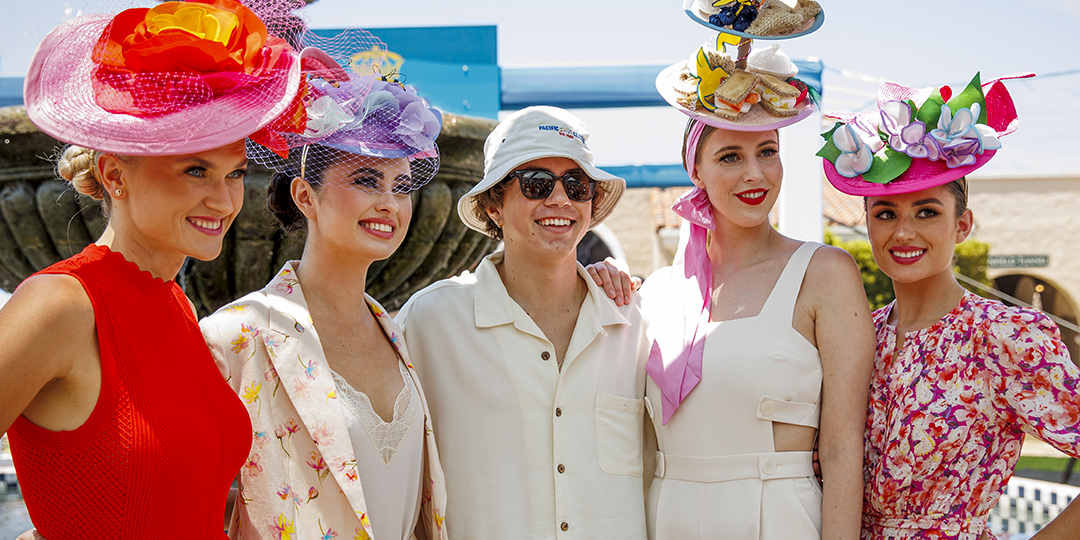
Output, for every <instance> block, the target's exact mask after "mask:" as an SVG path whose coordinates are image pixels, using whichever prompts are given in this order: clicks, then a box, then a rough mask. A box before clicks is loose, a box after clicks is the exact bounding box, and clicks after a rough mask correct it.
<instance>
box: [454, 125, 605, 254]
mask: <svg viewBox="0 0 1080 540" xmlns="http://www.w3.org/2000/svg"><path fill="white" fill-rule="evenodd" d="M588 140H589V131H588V128H586V127H585V123H584V122H582V121H581V120H580V119H579V118H578V117H576V116H574V115H572V114H570V113H569V112H567V111H565V110H563V109H559V108H557V107H528V108H525V109H522V110H520V111H518V112H516V113H514V114H512V115H510V116H507V117H506V118H505V119H503V121H502V122H499V125H497V126H495V129H494V130H493V131H492V132H491V134H490V135H488V138H487V141H486V142H485V143H484V179H483V180H481V181H480V183H479V184H476V186H475V187H473V188H472V189H471V190H469V192H468V193H466V194H465V195H464V196H462V197H461V199H460V200H458V205H457V211H458V216H459V217H460V218H461V221H463V222H464V223H465V225H468V226H469V228H470V229H473V230H475V231H479V232H482V233H484V234H487V223H485V222H483V221H481V220H480V219H478V218H477V217H476V214H475V213H474V212H473V209H474V208H476V196H477V195H479V194H480V193H483V192H485V191H487V190H489V189H491V187H492V186H494V185H495V184H498V183H499V182H501V181H502V180H503V179H504V178H506V176H507V175H508V174H510V173H511V172H512V171H513V170H514V169H516V168H517V167H519V166H521V165H522V164H524V163H528V162H530V161H532V160H534V159H540V158H546V157H564V158H570V159H572V160H574V161H575V162H577V164H578V165H579V166H581V168H582V169H583V170H584V171H585V173H586V174H588V175H589V178H592V179H593V180H596V181H597V182H599V183H600V184H601V185H602V186H603V190H604V197H603V199H602V200H601V201H600V204H599V206H596V207H595V208H594V210H593V215H592V221H591V223H590V225H589V228H590V229H591V228H593V227H595V226H597V225H599V224H600V223H601V222H603V221H604V219H605V218H607V217H608V215H610V214H611V211H612V210H614V209H615V204H616V203H618V202H619V198H621V197H622V194H623V190H625V189H626V181H625V180H623V179H622V178H619V177H618V176H615V175H613V174H610V173H607V172H604V171H603V170H600V169H598V168H596V166H595V165H593V155H592V151H591V150H589V145H588V143H587V141H588Z"/></svg>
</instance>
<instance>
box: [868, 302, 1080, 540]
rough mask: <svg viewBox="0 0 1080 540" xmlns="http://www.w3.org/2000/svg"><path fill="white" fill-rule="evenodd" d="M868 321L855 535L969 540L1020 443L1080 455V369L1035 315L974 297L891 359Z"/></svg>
mask: <svg viewBox="0 0 1080 540" xmlns="http://www.w3.org/2000/svg"><path fill="white" fill-rule="evenodd" d="M892 308H893V305H892V304H890V305H889V306H886V307H884V308H881V309H879V310H877V311H876V312H874V325H875V327H876V329H877V343H878V347H877V357H876V359H875V365H874V376H873V381H872V384H871V387H870V406H869V418H868V419H867V438H866V461H865V465H864V473H865V480H866V488H865V494H864V504H863V531H862V537H863V538H869V539H893V538H895V539H908V538H935V539H936V538H941V539H950V540H951V539H956V540H976V539H978V538H979V536H980V535H981V534H982V532H983V530H984V529H985V528H986V521H987V514H988V512H989V511H990V510H991V509H992V508H993V507H994V506H995V505H996V504H997V501H998V498H999V497H1000V496H1001V493H1002V491H1003V489H1004V488H1005V484H1006V483H1007V482H1008V480H1009V477H1010V476H1012V472H1013V467H1014V466H1015V465H1016V460H1017V458H1018V457H1019V455H1020V447H1021V444H1022V443H1023V440H1024V434H1025V433H1030V434H1033V435H1035V436H1037V437H1038V438H1040V439H1042V440H1044V441H1046V442H1047V443H1049V444H1051V445H1053V446H1054V447H1055V448H1058V449H1059V450H1061V451H1063V452H1065V453H1067V454H1069V455H1072V456H1080V430H1078V429H1077V425H1078V423H1080V389H1078V388H1077V385H1078V381H1080V370H1078V369H1077V367H1076V365H1075V364H1073V362H1072V361H1071V360H1070V359H1069V352H1068V350H1067V349H1066V348H1065V345H1064V344H1063V343H1062V341H1061V334H1060V332H1059V331H1058V328H1057V326H1056V325H1055V324H1054V323H1053V322H1052V321H1050V320H1049V319H1048V318H1047V317H1046V316H1045V315H1044V314H1042V313H1041V312H1038V311H1034V310H1030V309H1023V308H1016V307H1008V306H1005V305H1004V304H1002V303H1000V302H996V301H992V300H987V299H984V298H981V297H979V296H976V295H974V294H971V293H966V294H965V295H964V297H963V299H962V300H961V301H960V303H959V304H958V305H957V306H956V307H955V308H954V309H953V310H952V311H951V312H949V314H948V315H946V316H945V317H944V318H942V319H941V320H940V321H938V322H937V323H935V324H934V325H932V326H930V327H929V328H924V329H922V330H919V331H917V332H911V333H908V334H906V336H905V338H904V343H903V347H902V348H901V349H900V350H899V351H896V328H895V327H893V326H890V325H889V324H888V323H887V322H886V321H887V320H888V316H889V312H890V311H891V310H892Z"/></svg>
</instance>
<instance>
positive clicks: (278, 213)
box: [266, 144, 339, 232]
mask: <svg viewBox="0 0 1080 540" xmlns="http://www.w3.org/2000/svg"><path fill="white" fill-rule="evenodd" d="M294 152H296V154H298V155H302V153H301V152H300V149H299V148H297V149H296V150H294ZM338 152H339V150H334V149H333V148H328V147H325V146H319V145H316V144H313V145H311V146H309V147H308V155H307V163H306V166H305V170H304V174H305V175H306V176H307V178H304V180H307V182H308V184H310V185H311V188H312V189H314V190H315V193H318V192H319V191H321V190H322V175H323V172H324V171H326V169H327V167H329V166H330V165H331V164H333V163H334V162H335V157H336V156H337V154H338ZM299 177H300V164H299V163H293V164H291V165H290V166H289V167H288V168H286V169H284V170H282V171H281V172H278V173H277V174H275V175H274V177H273V178H271V179H270V185H269V186H267V188H266V206H267V207H269V208H270V213H271V214H274V217H275V218H276V219H277V220H278V223H279V224H280V225H281V228H282V229H284V230H285V231H286V232H296V231H299V230H301V229H303V228H305V227H307V216H305V215H304V213H303V212H301V211H300V208H299V207H298V206H296V201H294V200H293V198H292V181H293V179H294V178H299Z"/></svg>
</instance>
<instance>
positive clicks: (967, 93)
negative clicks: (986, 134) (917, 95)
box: [934, 73, 986, 127]
mask: <svg viewBox="0 0 1080 540" xmlns="http://www.w3.org/2000/svg"><path fill="white" fill-rule="evenodd" d="M980 76H981V73H976V74H975V78H973V79H971V82H969V83H968V85H967V88H964V91H963V92H960V93H959V94H956V95H955V96H953V97H952V99H950V100H949V103H948V104H947V105H948V106H949V110H950V111H952V112H953V115H956V111H958V110H960V109H966V108H968V107H971V104H972V103H978V104H979V119H978V120H977V122H976V123H979V124H985V123H986V98H985V97H983V91H982V82H981V81H980V80H979V77H980ZM939 108H940V107H939ZM934 126H935V127H937V123H936V122H935V123H934Z"/></svg>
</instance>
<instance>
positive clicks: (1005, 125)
mask: <svg viewBox="0 0 1080 540" xmlns="http://www.w3.org/2000/svg"><path fill="white" fill-rule="evenodd" d="M1033 76H1034V74H1033V73H1020V74H1015V75H1009V76H1006V77H1000V78H998V79H994V80H992V81H990V82H988V83H985V84H983V83H981V82H980V77H979V74H975V77H974V78H973V79H972V80H971V82H970V83H968V85H967V86H966V87H965V88H964V89H963V90H962V91H960V92H958V93H954V92H953V90H952V89H951V88H950V87H948V86H942V87H939V88H928V89H922V90H920V89H914V88H908V87H906V86H902V85H899V84H896V83H884V84H882V85H881V87H879V88H878V99H877V109H876V110H873V111H869V112H863V113H857V114H830V115H826V116H827V117H829V118H834V119H837V120H839V121H838V122H837V123H836V124H835V125H834V126H833V127H832V129H830V130H829V131H827V132H825V133H824V134H822V137H824V138H825V145H824V146H823V147H822V148H821V150H820V151H818V153H817V155H819V156H821V157H822V159H823V164H824V167H825V177H826V178H828V180H829V182H830V183H831V184H832V185H833V186H834V187H836V189H838V190H840V191H842V192H844V193H847V194H849V195H861V196H878V195H889V194H900V193H911V192H915V191H920V190H923V189H927V188H931V187H934V186H939V185H943V184H947V183H949V182H951V181H953V180H956V179H958V178H960V177H962V176H964V175H967V174H969V173H971V172H972V171H974V170H976V169H978V168H979V167H982V166H983V165H985V164H986V162H988V161H990V158H992V157H993V156H994V153H995V152H996V151H997V150H998V149H1000V148H1001V142H1000V141H999V139H998V138H999V137H1001V136H1004V135H1008V134H1010V133H1012V132H1013V131H1016V127H1017V115H1016V108H1015V107H1014V106H1013V101H1012V96H1010V95H1009V92H1008V90H1006V89H1005V85H1004V84H1003V83H1002V82H1001V81H1002V80H1006V79H1019V78H1026V77H1033Z"/></svg>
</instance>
